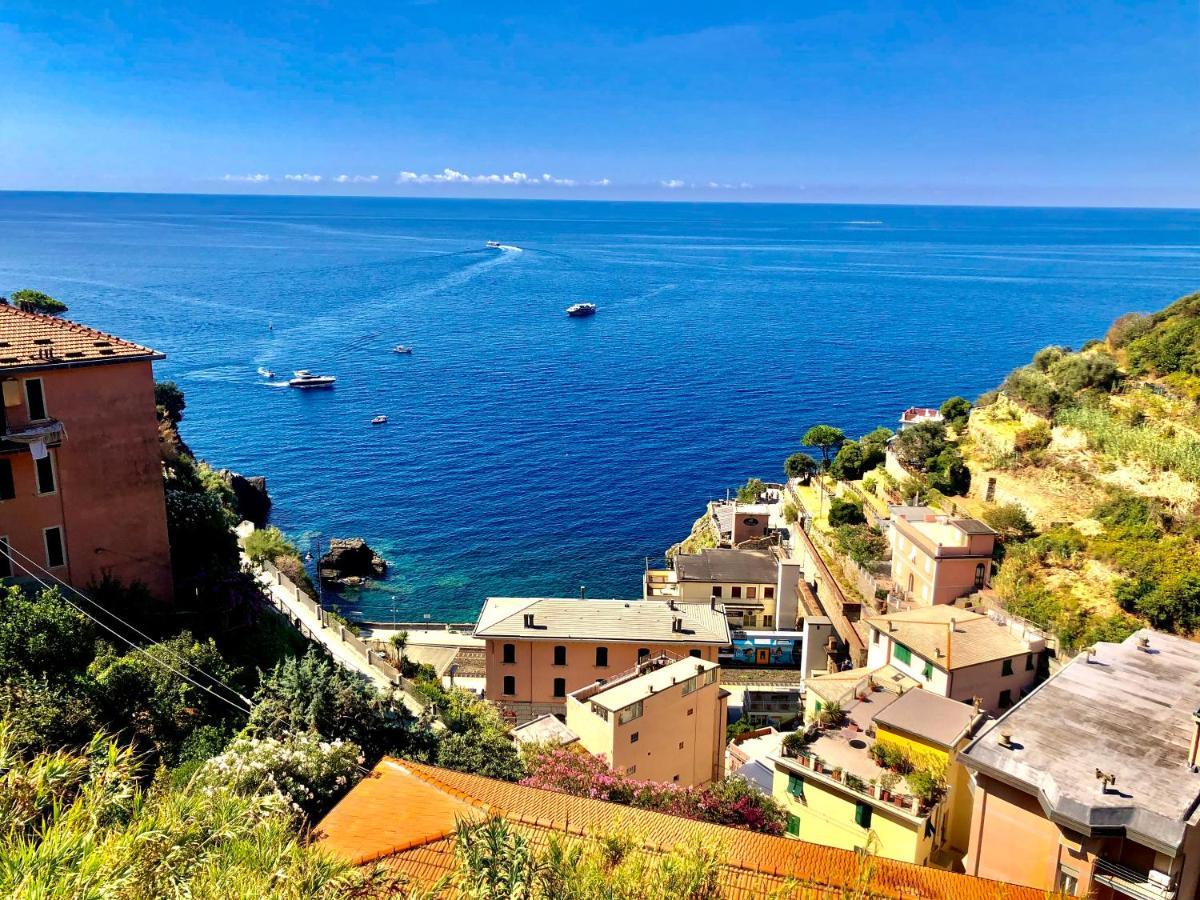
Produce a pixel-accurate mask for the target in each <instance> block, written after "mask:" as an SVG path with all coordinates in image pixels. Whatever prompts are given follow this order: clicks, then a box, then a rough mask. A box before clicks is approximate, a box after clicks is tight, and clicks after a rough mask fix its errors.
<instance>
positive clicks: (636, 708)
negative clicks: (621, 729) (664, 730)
mask: <svg viewBox="0 0 1200 900" xmlns="http://www.w3.org/2000/svg"><path fill="white" fill-rule="evenodd" d="M641 717H642V701H641V700H639V701H638V702H637V703H631V704H629V706H627V707H625V708H624V709H623V710H621V711H620V712H619V713H617V724H619V725H628V724H629V723H630V722H632V721H633V720H634V719H640V718H641Z"/></svg>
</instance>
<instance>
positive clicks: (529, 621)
mask: <svg viewBox="0 0 1200 900" xmlns="http://www.w3.org/2000/svg"><path fill="white" fill-rule="evenodd" d="M525 627H526V628H532V627H533V613H525Z"/></svg>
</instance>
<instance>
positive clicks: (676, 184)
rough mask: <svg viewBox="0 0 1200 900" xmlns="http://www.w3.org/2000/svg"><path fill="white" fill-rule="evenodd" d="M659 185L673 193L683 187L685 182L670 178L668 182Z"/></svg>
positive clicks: (661, 182)
mask: <svg viewBox="0 0 1200 900" xmlns="http://www.w3.org/2000/svg"><path fill="white" fill-rule="evenodd" d="M659 184H661V185H662V186H663V187H665V188H668V189H670V190H672V191H673V190H675V189H676V188H681V187H683V182H682V181H680V180H679V179H678V178H668V179H667V180H666V181H660V182H659Z"/></svg>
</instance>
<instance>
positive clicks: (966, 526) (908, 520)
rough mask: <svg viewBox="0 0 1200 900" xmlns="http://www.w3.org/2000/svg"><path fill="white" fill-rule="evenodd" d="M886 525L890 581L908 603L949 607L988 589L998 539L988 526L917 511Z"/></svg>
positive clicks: (896, 516) (976, 521)
mask: <svg viewBox="0 0 1200 900" xmlns="http://www.w3.org/2000/svg"><path fill="white" fill-rule="evenodd" d="M891 522H892V527H891V528H890V529H889V530H888V540H889V542H890V543H891V549H892V580H893V581H894V582H895V584H896V588H897V589H898V590H899V592H900V593H901V595H902V596H903V597H904V598H905V599H906V600H908V601H909V602H911V603H914V604H916V605H918V606H935V605H938V604H942V603H953V602H954V601H955V600H956V599H958V598H959V597H965V596H966V595H967V594H972V593H974V592H975V591H978V590H982V589H983V588H985V587H987V586H988V585H990V584H991V578H992V551H993V550H994V549H995V547H996V537H997V535H996V532H995V531H993V530H992V529H991V528H989V527H988V526H987V525H985V524H983V523H982V522H980V521H978V520H976V519H960V518H953V517H951V516H945V515H941V514H938V513H936V512H934V511H933V510H931V509H924V508H922V507H916V508H910V509H909V510H907V512H906V513H905V514H904V515H894V516H893V517H892V520H891Z"/></svg>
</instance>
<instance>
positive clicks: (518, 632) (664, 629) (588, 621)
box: [475, 597, 729, 646]
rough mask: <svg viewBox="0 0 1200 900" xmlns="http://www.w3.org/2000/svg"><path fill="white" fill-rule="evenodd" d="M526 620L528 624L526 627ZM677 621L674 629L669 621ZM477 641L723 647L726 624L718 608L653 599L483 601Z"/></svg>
mask: <svg viewBox="0 0 1200 900" xmlns="http://www.w3.org/2000/svg"><path fill="white" fill-rule="evenodd" d="M526 616H532V617H533V624H532V625H528V626H527V625H526V624H525V622H526ZM676 619H679V620H680V621H681V622H682V629H681V630H679V631H676V630H675V628H674V624H673V623H674V621H675V620H676ZM475 637H478V638H485V639H486V638H516V639H520V640H529V641H550V640H557V641H563V640H567V641H572V640H573V641H589V642H598V643H614V642H616V643H619V642H625V643H658V644H718V645H721V646H724V645H725V644H728V643H729V620H728V619H726V618H725V609H724V607H722V606H721V605H720V604H716V605H715V606H713V605H710V604H708V603H680V604H678V605H677V606H676V608H675V609H672V608H671V607H670V606H669V605H668V604H666V603H662V602H660V601H657V600H580V599H578V598H564V597H489V598H488V599H487V601H486V602H485V603H484V604H483V609H482V610H480V612H479V620H478V621H477V622H476V625H475Z"/></svg>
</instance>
